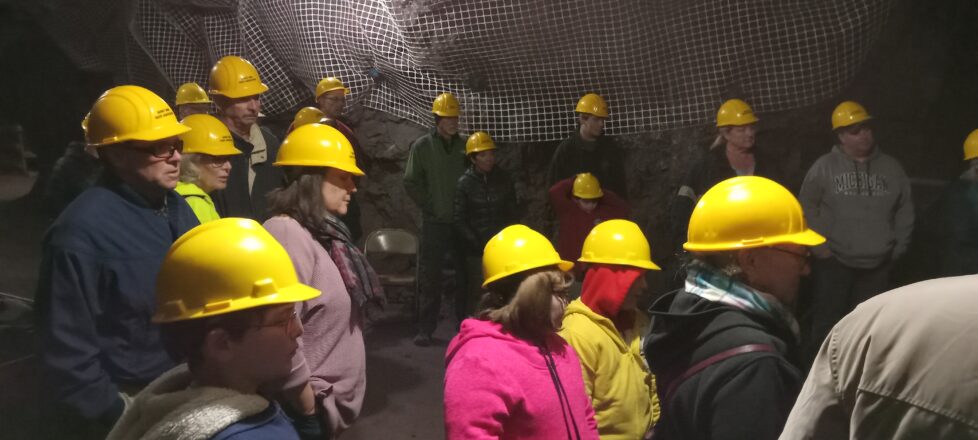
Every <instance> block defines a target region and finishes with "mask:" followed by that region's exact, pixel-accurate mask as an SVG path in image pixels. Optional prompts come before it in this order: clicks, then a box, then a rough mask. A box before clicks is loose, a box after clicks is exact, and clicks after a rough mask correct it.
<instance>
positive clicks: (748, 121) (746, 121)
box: [717, 115, 761, 128]
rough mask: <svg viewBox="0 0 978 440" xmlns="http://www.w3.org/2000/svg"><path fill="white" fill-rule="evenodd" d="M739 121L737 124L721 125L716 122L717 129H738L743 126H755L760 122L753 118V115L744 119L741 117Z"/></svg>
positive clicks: (725, 123) (726, 123) (755, 117)
mask: <svg viewBox="0 0 978 440" xmlns="http://www.w3.org/2000/svg"><path fill="white" fill-rule="evenodd" d="M740 119H741V120H740V121H737V122H733V121H729V122H723V123H720V122H717V128H721V127H740V126H744V125H750V124H756V123H758V122H760V121H761V120H760V119H757V116H754V115H750V116H746V117H741V118H740Z"/></svg>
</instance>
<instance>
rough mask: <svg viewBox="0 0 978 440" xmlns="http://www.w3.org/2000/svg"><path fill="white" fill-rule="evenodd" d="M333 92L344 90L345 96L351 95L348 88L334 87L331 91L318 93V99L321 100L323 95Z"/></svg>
mask: <svg viewBox="0 0 978 440" xmlns="http://www.w3.org/2000/svg"><path fill="white" fill-rule="evenodd" d="M333 90H342V91H343V94H344V95H349V94H350V89H348V88H346V87H332V88H329V89H326V90H323V91H321V92H319V93H317V94H316V99H319V97H320V96H323V95H325V94H327V93H329V92H332V91H333Z"/></svg>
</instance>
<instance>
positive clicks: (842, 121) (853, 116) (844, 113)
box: [832, 101, 873, 130]
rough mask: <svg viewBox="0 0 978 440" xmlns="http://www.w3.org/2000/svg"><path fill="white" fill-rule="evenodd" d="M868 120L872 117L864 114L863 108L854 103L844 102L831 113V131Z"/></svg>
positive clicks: (864, 109)
mask: <svg viewBox="0 0 978 440" xmlns="http://www.w3.org/2000/svg"><path fill="white" fill-rule="evenodd" d="M870 119H873V117H872V116H870V115H869V113H867V112H866V108H865V107H863V106H861V105H859V103H858V102H856V101H845V102H843V103H842V104H839V105H838V106H836V107H835V110H833V111H832V129H833V130H835V129H838V128H842V127H848V126H850V125H855V124H858V123H860V122H865V121H868V120H870Z"/></svg>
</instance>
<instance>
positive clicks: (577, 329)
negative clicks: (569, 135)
mask: <svg viewBox="0 0 978 440" xmlns="http://www.w3.org/2000/svg"><path fill="white" fill-rule="evenodd" d="M636 315H637V317H636V319H635V327H634V328H633V329H632V330H631V331H629V332H626V334H625V335H624V338H623V337H622V334H621V333H620V332H619V331H618V329H616V328H615V325H614V323H612V322H611V320H610V319H608V318H606V317H604V316H601V315H599V314H597V313H595V312H594V311H592V310H591V309H590V308H588V306H587V305H585V304H584V303H583V302H581V300H580V299H576V300H574V301H572V302H571V303H570V304H568V305H567V310H566V311H565V312H564V323H563V329H562V330H561V331H560V336H562V337H563V338H564V339H565V340H567V342H568V343H569V344H570V345H571V346H572V347H574V350H576V351H577V356H578V357H579V358H580V359H581V372H582V373H583V375H584V385H585V387H586V390H587V393H588V395H589V396H591V405H592V406H593V407H594V415H595V419H597V422H598V434H600V435H601V439H602V440H609V439H610V440H619V439H620V440H625V439H628V440H634V439H641V438H643V437H644V436H645V433H646V432H647V431H649V430H650V429H652V426H654V425H655V422H656V421H658V420H659V399H658V397H657V396H656V391H655V377H654V376H652V373H651V372H650V371H649V367H648V365H646V363H645V358H643V357H642V353H641V346H642V344H641V337H640V335H642V334H644V330H646V329H647V327H648V323H649V321H648V318H647V317H645V316H644V315H643V314H641V313H637V314H636Z"/></svg>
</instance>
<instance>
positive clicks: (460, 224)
mask: <svg viewBox="0 0 978 440" xmlns="http://www.w3.org/2000/svg"><path fill="white" fill-rule="evenodd" d="M517 212H518V209H517V206H516V191H515V190H514V189H513V182H512V180H510V178H509V175H508V174H507V173H506V171H504V170H502V169H500V168H499V167H496V168H493V169H492V171H490V172H489V174H488V175H486V174H482V173H480V172H478V171H476V170H475V169H474V167H471V166H470V167H469V168H468V169H467V170H465V173H463V174H462V177H459V179H458V185H457V186H456V188H455V213H454V222H455V230H456V231H457V232H458V235H459V237H461V239H462V241H463V242H464V243H465V248H466V250H468V251H469V253H470V254H473V255H482V249H483V248H484V247H485V245H486V242H488V241H489V239H490V238H492V236H493V235H496V233H498V232H499V231H501V230H502V229H503V228H505V227H506V226H507V225H509V224H512V223H515V222H516V221H517V220H518V214H517Z"/></svg>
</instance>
